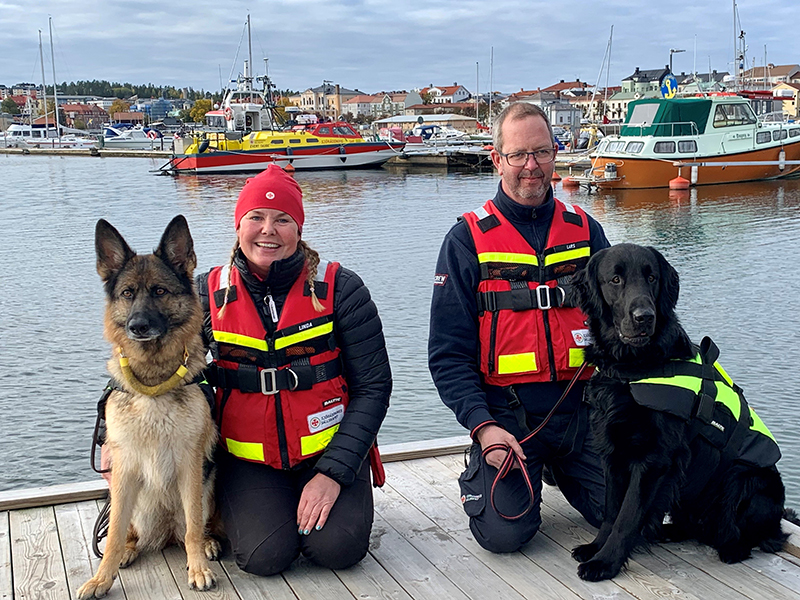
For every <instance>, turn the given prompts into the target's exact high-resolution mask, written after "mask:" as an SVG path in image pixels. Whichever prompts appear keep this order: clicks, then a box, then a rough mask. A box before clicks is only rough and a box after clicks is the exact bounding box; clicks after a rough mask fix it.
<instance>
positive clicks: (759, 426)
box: [748, 406, 778, 444]
mask: <svg viewBox="0 0 800 600" xmlns="http://www.w3.org/2000/svg"><path fill="white" fill-rule="evenodd" d="M748 408H750V418H751V419H752V420H753V424H752V425H750V429H752V430H753V431H757V432H758V433H763V434H764V435H765V436H767V437H768V438H769V439H771V440H772V441H773V442H775V443H776V444H777V443H778V442H777V441H775V436H774V435H772V432H771V431H770V430H769V429H767V426H766V425H764V421H762V420H761V417H759V416H758V415H757V414H756V411H754V410H753V407H752V406H750V407H748Z"/></svg>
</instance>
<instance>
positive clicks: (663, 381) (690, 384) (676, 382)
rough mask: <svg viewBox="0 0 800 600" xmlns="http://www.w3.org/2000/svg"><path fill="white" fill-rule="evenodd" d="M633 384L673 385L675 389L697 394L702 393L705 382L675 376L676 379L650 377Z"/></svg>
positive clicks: (685, 376) (687, 376)
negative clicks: (701, 388)
mask: <svg viewBox="0 0 800 600" xmlns="http://www.w3.org/2000/svg"><path fill="white" fill-rule="evenodd" d="M631 383H652V384H656V385H672V386H675V387H680V388H684V389H687V390H691V391H692V392H694V393H695V394H697V393H699V392H700V387H701V386H702V385H703V380H702V379H700V378H699V377H692V376H691V375H675V376H674V377H650V378H649V379H639V380H638V381H631Z"/></svg>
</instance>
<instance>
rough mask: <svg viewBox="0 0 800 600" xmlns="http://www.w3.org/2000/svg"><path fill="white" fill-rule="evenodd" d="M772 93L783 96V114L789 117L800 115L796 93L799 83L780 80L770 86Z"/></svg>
mask: <svg viewBox="0 0 800 600" xmlns="http://www.w3.org/2000/svg"><path fill="white" fill-rule="evenodd" d="M772 95H773V96H778V97H781V98H783V101H782V102H781V109H782V110H783V115H784V116H785V117H787V118H789V119H797V118H799V117H800V107H798V104H799V103H798V101H797V100H798V95H800V83H788V82H781V83H779V84H778V85H776V86H775V87H774V88H772Z"/></svg>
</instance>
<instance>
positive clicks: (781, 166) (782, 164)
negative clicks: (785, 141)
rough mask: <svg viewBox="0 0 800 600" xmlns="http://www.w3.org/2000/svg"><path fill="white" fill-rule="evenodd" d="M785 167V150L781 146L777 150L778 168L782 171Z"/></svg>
mask: <svg viewBox="0 0 800 600" xmlns="http://www.w3.org/2000/svg"><path fill="white" fill-rule="evenodd" d="M785 168H786V150H784V149H783V148H781V151H780V152H778V169H779V170H780V171H781V172H783V170H784V169H785Z"/></svg>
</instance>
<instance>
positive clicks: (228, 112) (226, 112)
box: [222, 106, 233, 121]
mask: <svg viewBox="0 0 800 600" xmlns="http://www.w3.org/2000/svg"><path fill="white" fill-rule="evenodd" d="M222 113H223V114H224V115H225V120H226V121H230V120H231V119H233V109H232V108H231V107H230V106H226V107H225V110H223V111H222Z"/></svg>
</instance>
